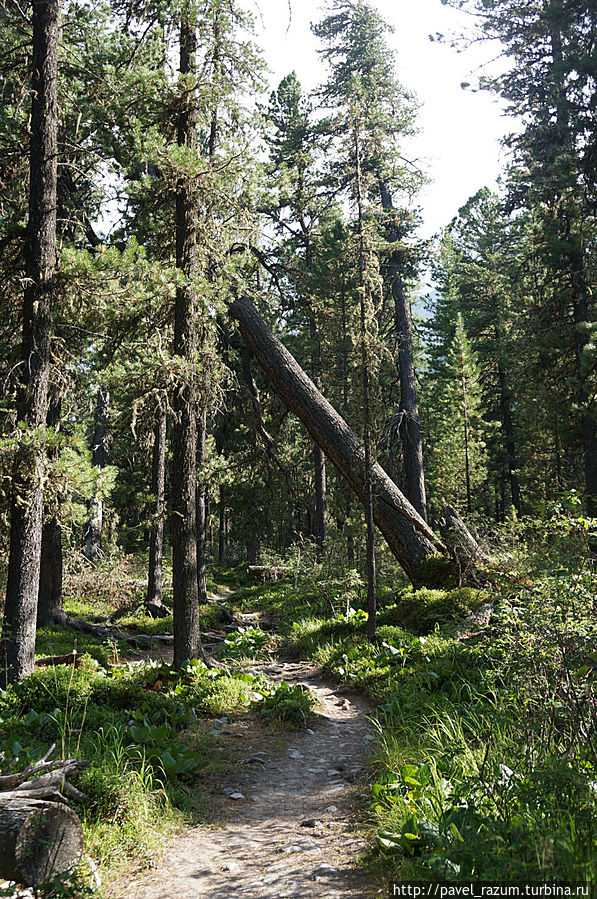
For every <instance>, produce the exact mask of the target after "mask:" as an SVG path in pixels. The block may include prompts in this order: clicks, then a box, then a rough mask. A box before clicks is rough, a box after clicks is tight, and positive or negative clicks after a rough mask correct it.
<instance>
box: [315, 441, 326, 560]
mask: <svg viewBox="0 0 597 899" xmlns="http://www.w3.org/2000/svg"><path fill="white" fill-rule="evenodd" d="M313 462H314V467H315V527H314V531H315V545H316V554H317V561H318V562H321V559H322V557H323V549H324V546H325V541H326V540H327V532H328V528H327V483H326V471H325V454H324V452H323V450H322V449H321V447H319V446H318V445H317V444H316V443H314V444H313Z"/></svg>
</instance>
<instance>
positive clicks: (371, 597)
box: [353, 125, 377, 640]
mask: <svg viewBox="0 0 597 899" xmlns="http://www.w3.org/2000/svg"><path fill="white" fill-rule="evenodd" d="M353 137H354V150H355V187H356V201H357V213H358V228H359V281H358V283H359V299H360V322H361V367H362V372H361V375H362V379H363V417H364V427H363V449H364V453H363V463H364V466H365V468H364V472H363V474H364V481H365V497H364V500H365V525H366V528H367V612H368V616H369V617H368V619H367V636H368V637H369V639H370V640H374V639H375V634H376V631H377V621H376V619H377V570H376V560H375V516H374V513H373V471H372V469H373V463H374V459H373V451H372V447H371V442H372V435H371V404H370V400H369V334H368V326H367V314H366V308H365V299H366V296H367V294H368V289H367V278H366V270H365V269H366V263H365V236H364V230H363V194H362V187H361V148H360V137H359V128H358V125H355V128H354V134H353Z"/></svg>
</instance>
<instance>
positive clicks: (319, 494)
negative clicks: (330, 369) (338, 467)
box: [307, 241, 327, 562]
mask: <svg viewBox="0 0 597 899" xmlns="http://www.w3.org/2000/svg"><path fill="white" fill-rule="evenodd" d="M307 265H308V267H309V268H310V269H311V268H312V267H313V260H312V252H311V244H310V241H309V243H308V254H307ZM309 324H310V330H311V342H312V344H313V348H312V352H311V371H312V374H313V383H314V384H315V386H316V387H317V388H318V389H319V387H320V379H321V335H320V333H319V328H318V327H317V319H316V314H315V310H314V309H311V311H310V319H309ZM313 468H314V475H315V516H314V522H313V525H314V526H313V530H312V533H313V536H314V538H315V547H316V556H317V561H318V562H321V559H322V557H323V548H324V546H325V541H326V540H327V484H326V471H325V455H324V453H323V452H322V450H321V447H319V446H318V445H317V443H315V442H314V443H313Z"/></svg>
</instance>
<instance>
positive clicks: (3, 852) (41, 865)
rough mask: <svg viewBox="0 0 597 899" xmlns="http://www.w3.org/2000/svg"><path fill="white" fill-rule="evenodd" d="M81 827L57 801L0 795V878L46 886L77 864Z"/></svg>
mask: <svg viewBox="0 0 597 899" xmlns="http://www.w3.org/2000/svg"><path fill="white" fill-rule="evenodd" d="M83 846H84V839H83V828H82V826H81V822H80V821H79V819H78V817H77V815H76V814H75V812H74V811H73V810H72V809H70V808H69V807H68V806H67V805H64V804H62V803H60V802H48V801H47V800H42V799H29V798H14V796H13V795H12V794H11V796H10V797H9V798H6V797H4V796H2V795H0V879H2V878H4V879H5V880H15V881H16V882H17V883H23V884H25V885H27V886H39V885H40V884H42V883H46V882H47V881H48V880H50V879H51V878H52V876H53V875H54V874H62V873H63V872H65V871H68V870H70V869H71V868H74V867H75V866H76V865H78V864H79V862H80V860H81V855H82V854H83Z"/></svg>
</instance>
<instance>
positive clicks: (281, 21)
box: [256, 0, 512, 236]
mask: <svg viewBox="0 0 597 899" xmlns="http://www.w3.org/2000/svg"><path fill="white" fill-rule="evenodd" d="M256 2H258V6H259V10H260V15H259V14H257V16H256V19H257V40H258V42H259V43H260V44H261V45H262V46H263V48H264V50H265V54H266V58H267V60H268V64H269V66H270V69H271V76H270V78H271V84H272V87H276V86H277V85H278V83H279V81H280V80H281V79H282V78H283V77H284V76H285V75H287V74H288V73H289V72H291V71H292V70H293V69H294V70H295V71H296V73H297V75H298V77H299V79H300V81H301V83H302V84H303V86H304V87H305V88H306V89H311V88H313V87H315V86H316V85H317V84H319V83H320V82H321V81H322V80H323V78H324V69H323V67H322V64H321V62H320V60H319V58H318V55H317V40H316V38H315V37H314V36H313V35H312V34H311V31H310V27H309V26H310V23H311V22H313V21H315V22H317V21H319V20H320V19H321V18H322V17H323V9H324V5H323V3H322V2H321V0H300V2H297V0H291V6H292V17H291V18H290V13H289V6H288V3H287V0H256ZM375 5H376V6H377V8H378V9H379V11H380V13H381V15H382V16H383V17H384V19H385V20H386V21H387V22H388V23H389V24H390V25H392V27H393V28H394V34H391V35H388V43H389V44H390V46H392V47H393V48H395V50H396V52H397V71H398V76H399V78H400V80H401V81H402V83H403V84H404V85H405V87H407V88H408V89H409V90H411V91H414V93H416V95H417V96H418V98H419V101H420V102H421V103H422V108H421V110H420V113H419V119H418V121H419V126H420V134H419V135H418V136H417V138H416V139H414V140H413V141H412V144H411V145H410V147H409V148H408V152H409V155H410V156H411V157H412V158H413V159H415V160H418V161H419V162H420V164H421V166H422V168H423V169H424V170H425V171H426V172H427V174H428V175H429V176H430V177H431V178H432V179H433V180H432V183H431V184H429V185H428V186H427V188H426V189H425V190H424V191H423V192H422V194H421V205H422V209H423V217H424V227H423V234H424V235H425V236H429V235H431V234H433V233H434V232H436V231H437V230H438V229H439V228H441V227H443V226H445V225H446V224H448V222H449V221H450V220H451V218H452V217H453V216H454V215H455V214H456V212H457V211H458V209H459V207H460V206H462V205H463V204H464V203H465V202H466V200H467V199H468V198H469V197H470V196H471V195H472V194H474V193H475V192H476V191H477V190H478V189H479V188H480V187H483V186H485V185H487V186H489V187H495V179H496V177H497V176H498V174H499V170H500V157H501V150H500V146H499V140H500V138H501V137H503V135H504V134H505V133H506V132H507V131H509V130H512V120H509V121H508V120H506V119H504V118H502V117H501V114H500V105H499V103H498V101H497V100H496V99H495V97H493V96H491V95H489V94H487V93H485V92H476V93H475V92H473V91H472V90H471V89H468V90H463V89H462V87H461V83H462V82H471V84H473V85H474V82H475V72H476V71H477V70H478V67H479V66H480V65H481V64H483V63H484V62H487V61H488V60H491V58H492V55H494V54H495V50H496V48H495V47H492V46H490V45H484V46H475V47H473V48H471V49H468V50H467V51H466V52H465V53H460V54H459V53H457V52H456V50H453V49H451V48H450V47H449V46H448V45H447V44H446V45H443V44H438V43H437V42H431V41H430V40H429V35H430V34H435V33H437V32H442V33H444V34H451V33H453V32H456V31H458V30H459V29H462V28H464V27H466V25H467V20H466V16H463V15H462V14H460V13H458V12H456V11H455V10H453V9H449V8H447V7H445V6H443V5H442V4H441V2H440V0H417V2H416V3H412V2H411V3H407V2H405V0H402V2H401V0H377V2H376V4H375Z"/></svg>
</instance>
